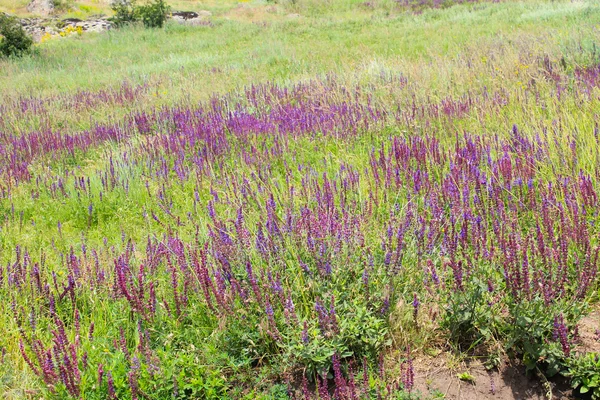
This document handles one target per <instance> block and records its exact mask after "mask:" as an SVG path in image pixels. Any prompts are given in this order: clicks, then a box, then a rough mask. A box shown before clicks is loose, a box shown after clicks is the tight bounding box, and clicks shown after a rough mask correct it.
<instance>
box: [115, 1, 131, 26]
mask: <svg viewBox="0 0 600 400" xmlns="http://www.w3.org/2000/svg"><path fill="white" fill-rule="evenodd" d="M112 10H113V11H114V13H115V15H114V16H113V17H112V18H110V21H111V22H112V23H113V24H114V25H115V26H116V27H122V26H124V25H127V24H131V23H133V22H135V21H136V20H137V18H136V15H135V10H136V6H135V3H134V2H131V1H116V2H114V3H113V5H112Z"/></svg>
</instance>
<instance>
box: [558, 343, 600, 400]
mask: <svg viewBox="0 0 600 400" xmlns="http://www.w3.org/2000/svg"><path fill="white" fill-rule="evenodd" d="M564 375H565V376H567V377H569V378H571V386H572V387H573V389H579V393H581V394H584V395H585V394H587V395H589V396H590V398H592V399H594V400H596V399H600V357H599V356H598V353H587V354H585V355H581V356H578V357H572V358H571V359H570V360H569V367H568V370H567V372H565V373H564Z"/></svg>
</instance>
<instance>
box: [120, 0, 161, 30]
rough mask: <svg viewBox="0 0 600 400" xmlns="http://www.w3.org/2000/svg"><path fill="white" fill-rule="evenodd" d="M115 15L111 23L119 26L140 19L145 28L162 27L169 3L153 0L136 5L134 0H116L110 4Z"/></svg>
mask: <svg viewBox="0 0 600 400" xmlns="http://www.w3.org/2000/svg"><path fill="white" fill-rule="evenodd" d="M112 10H113V11H114V13H115V15H114V16H113V17H112V18H111V21H112V23H113V24H114V25H115V26H117V27H121V26H124V25H127V24H131V23H133V22H137V21H141V22H142V23H143V24H144V26H145V27H146V28H162V27H163V26H164V24H165V22H166V21H167V17H168V15H169V12H170V7H169V5H168V4H167V3H166V2H165V1H164V0H154V1H152V2H148V3H146V4H144V5H141V6H138V5H136V4H135V2H134V1H126V0H124V1H118V2H115V3H114V4H113V6H112Z"/></svg>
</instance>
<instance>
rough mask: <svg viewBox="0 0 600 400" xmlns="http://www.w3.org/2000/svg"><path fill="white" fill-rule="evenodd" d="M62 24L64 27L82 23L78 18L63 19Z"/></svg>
mask: <svg viewBox="0 0 600 400" xmlns="http://www.w3.org/2000/svg"><path fill="white" fill-rule="evenodd" d="M62 22H63V23H64V24H65V25H75V24H77V23H79V22H83V20H81V19H79V18H65V19H63V20H62Z"/></svg>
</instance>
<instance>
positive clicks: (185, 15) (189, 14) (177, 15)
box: [171, 11, 198, 20]
mask: <svg viewBox="0 0 600 400" xmlns="http://www.w3.org/2000/svg"><path fill="white" fill-rule="evenodd" d="M171 16H172V17H173V19H183V20H186V19H193V18H198V13H195V12H193V11H173V12H172V13H171Z"/></svg>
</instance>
